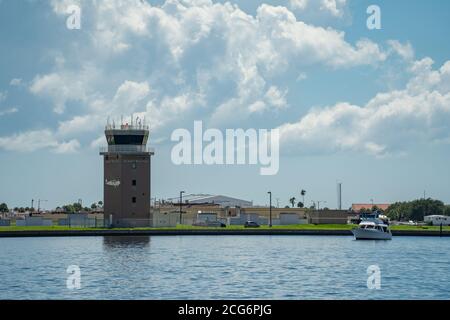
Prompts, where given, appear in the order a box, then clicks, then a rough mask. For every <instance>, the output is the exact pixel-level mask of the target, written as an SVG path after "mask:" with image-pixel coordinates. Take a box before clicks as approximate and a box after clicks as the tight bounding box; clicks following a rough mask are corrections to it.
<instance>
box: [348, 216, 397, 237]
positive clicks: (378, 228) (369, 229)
mask: <svg viewBox="0 0 450 320" xmlns="http://www.w3.org/2000/svg"><path fill="white" fill-rule="evenodd" d="M352 233H353V235H354V236H355V239H356V240H391V239H392V233H391V230H390V229H389V226H388V225H387V224H385V223H383V222H382V221H380V220H378V221H377V220H372V221H362V222H361V223H360V224H359V226H358V228H355V229H353V230H352Z"/></svg>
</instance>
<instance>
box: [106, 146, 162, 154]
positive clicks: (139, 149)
mask: <svg viewBox="0 0 450 320" xmlns="http://www.w3.org/2000/svg"><path fill="white" fill-rule="evenodd" d="M107 152H119V153H133V152H150V153H154V149H153V148H150V147H147V146H145V145H130V144H112V145H109V146H103V147H100V153H107Z"/></svg>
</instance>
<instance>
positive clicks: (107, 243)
mask: <svg viewBox="0 0 450 320" xmlns="http://www.w3.org/2000/svg"><path fill="white" fill-rule="evenodd" d="M149 246H150V236H104V237H103V247H104V248H105V249H106V250H108V249H117V248H141V249H142V248H146V247H149Z"/></svg>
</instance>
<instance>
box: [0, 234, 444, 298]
mask: <svg viewBox="0 0 450 320" xmlns="http://www.w3.org/2000/svg"><path fill="white" fill-rule="evenodd" d="M69 265H78V266H79V267H80V269H81V289H79V290H69V289H67V287H66V279H67V276H68V274H67V273H66V269H67V267H68V266H69ZM369 265H378V266H379V267H380V270H381V289H380V290H369V289H368V288H367V277H368V276H367V267H368V266H369ZM68 298H69V299H110V298H114V299H450V238H420V237H397V238H394V239H393V240H392V241H355V240H353V239H352V238H351V237H342V236H341V237H332V236H326V237H321V236H209V237H208V236H205V237H203V236H168V237H73V238H7V239H0V299H68Z"/></svg>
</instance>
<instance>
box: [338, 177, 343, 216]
mask: <svg viewBox="0 0 450 320" xmlns="http://www.w3.org/2000/svg"><path fill="white" fill-rule="evenodd" d="M337 197H338V198H337V200H338V201H337V207H338V210H342V182H338V183H337Z"/></svg>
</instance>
